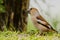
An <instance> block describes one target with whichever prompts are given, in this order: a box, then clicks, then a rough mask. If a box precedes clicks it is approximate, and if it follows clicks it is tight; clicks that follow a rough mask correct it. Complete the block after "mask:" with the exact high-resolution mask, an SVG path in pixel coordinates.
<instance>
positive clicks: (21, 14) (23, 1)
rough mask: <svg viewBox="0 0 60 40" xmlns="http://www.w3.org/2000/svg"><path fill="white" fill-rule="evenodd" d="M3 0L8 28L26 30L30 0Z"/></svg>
mask: <svg viewBox="0 0 60 40" xmlns="http://www.w3.org/2000/svg"><path fill="white" fill-rule="evenodd" d="M3 2H4V4H5V8H6V14H7V18H6V19H7V29H9V30H16V31H17V30H19V31H21V32H22V31H25V30H26V25H27V22H26V21H25V20H26V18H27V9H28V7H29V0H3ZM11 25H13V27H11Z"/></svg>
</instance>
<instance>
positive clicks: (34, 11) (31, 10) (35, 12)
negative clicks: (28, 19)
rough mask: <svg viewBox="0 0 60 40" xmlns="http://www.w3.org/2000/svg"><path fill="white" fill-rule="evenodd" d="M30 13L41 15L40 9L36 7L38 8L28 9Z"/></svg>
mask: <svg viewBox="0 0 60 40" xmlns="http://www.w3.org/2000/svg"><path fill="white" fill-rule="evenodd" d="M28 13H29V14H30V15H31V16H37V15H39V12H38V9H36V8H30V10H28Z"/></svg>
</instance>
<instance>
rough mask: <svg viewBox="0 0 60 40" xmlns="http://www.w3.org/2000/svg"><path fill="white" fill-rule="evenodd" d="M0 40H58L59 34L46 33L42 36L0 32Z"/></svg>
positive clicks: (59, 39) (59, 38)
mask: <svg viewBox="0 0 60 40" xmlns="http://www.w3.org/2000/svg"><path fill="white" fill-rule="evenodd" d="M0 40H60V34H56V33H52V34H51V33H50V34H49V33H48V34H46V35H45V36H44V35H39V34H38V35H37V34H30V33H28V34H27V33H19V32H11V31H7V32H0Z"/></svg>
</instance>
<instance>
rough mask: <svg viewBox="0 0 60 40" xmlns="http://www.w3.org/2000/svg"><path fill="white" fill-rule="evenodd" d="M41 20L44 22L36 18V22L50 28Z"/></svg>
mask: <svg viewBox="0 0 60 40" xmlns="http://www.w3.org/2000/svg"><path fill="white" fill-rule="evenodd" d="M43 22H44V21H41V20H37V23H38V24H41V25H42V26H44V27H46V28H48V29H50V27H48V25H45V24H44V23H43Z"/></svg>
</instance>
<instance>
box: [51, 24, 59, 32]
mask: <svg viewBox="0 0 60 40" xmlns="http://www.w3.org/2000/svg"><path fill="white" fill-rule="evenodd" d="M50 26H51V25H50ZM51 30H52V31H53V32H56V33H58V31H56V30H55V29H53V28H52V26H51Z"/></svg>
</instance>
